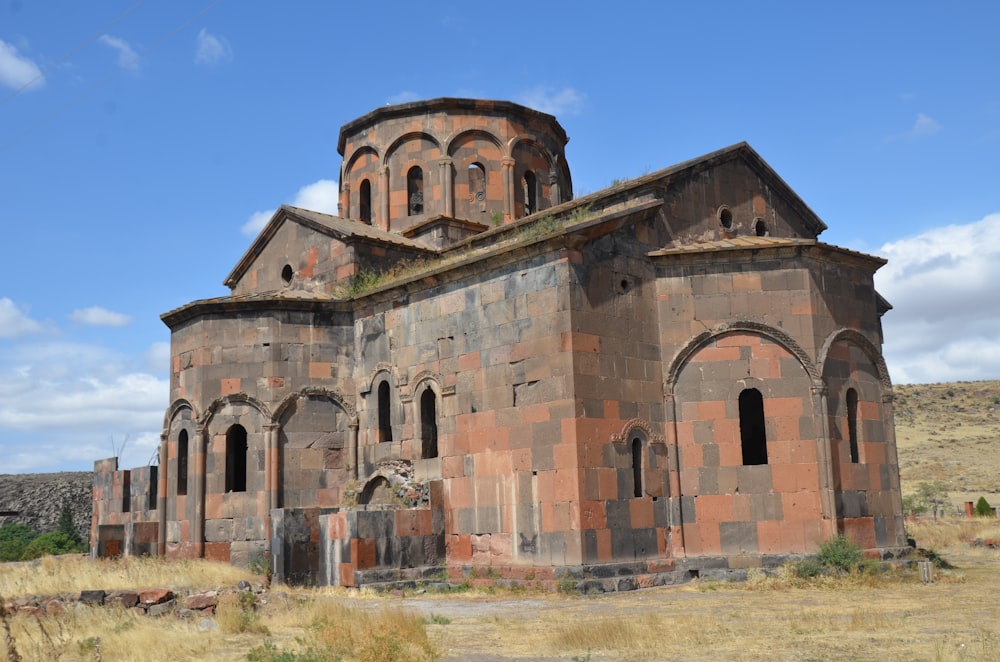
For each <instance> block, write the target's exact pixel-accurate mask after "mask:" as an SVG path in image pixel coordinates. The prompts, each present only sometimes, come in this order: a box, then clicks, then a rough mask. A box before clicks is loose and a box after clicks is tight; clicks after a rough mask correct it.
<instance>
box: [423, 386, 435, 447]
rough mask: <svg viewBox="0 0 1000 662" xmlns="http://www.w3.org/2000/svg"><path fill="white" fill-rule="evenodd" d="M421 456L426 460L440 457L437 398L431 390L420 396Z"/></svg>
mask: <svg viewBox="0 0 1000 662" xmlns="http://www.w3.org/2000/svg"><path fill="white" fill-rule="evenodd" d="M420 440H421V444H420V456H421V457H422V458H424V459H426V458H430V457H437V455H438V426H437V396H436V395H435V394H434V391H432V390H431V389H426V390H424V392H423V394H421V396H420Z"/></svg>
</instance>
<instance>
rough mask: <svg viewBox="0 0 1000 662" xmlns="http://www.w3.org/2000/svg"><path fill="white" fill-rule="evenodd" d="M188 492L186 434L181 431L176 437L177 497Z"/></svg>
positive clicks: (184, 431)
mask: <svg viewBox="0 0 1000 662" xmlns="http://www.w3.org/2000/svg"><path fill="white" fill-rule="evenodd" d="M168 478H169V476H168ZM187 491H188V432H187V430H181V433H180V435H178V436H177V495H178V496H184V495H185V494H187Z"/></svg>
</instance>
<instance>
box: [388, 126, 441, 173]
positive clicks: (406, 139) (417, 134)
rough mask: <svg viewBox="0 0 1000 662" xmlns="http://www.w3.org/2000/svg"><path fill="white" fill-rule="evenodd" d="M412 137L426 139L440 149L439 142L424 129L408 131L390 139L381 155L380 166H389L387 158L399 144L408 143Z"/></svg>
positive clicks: (390, 156) (389, 157)
mask: <svg viewBox="0 0 1000 662" xmlns="http://www.w3.org/2000/svg"><path fill="white" fill-rule="evenodd" d="M414 139H416V140H424V139H426V140H428V141H429V142H431V143H432V144H433V145H434V146H435V147H437V148H438V150H439V151H440V150H441V142H440V141H439V140H438V139H437V138H435V137H434V136H433V135H431V134H429V133H427V132H426V131H410V132H409V133H404V134H403V135H401V136H400V137H398V138H396V139H395V140H393V141H392V144H390V145H389V147H388V148H387V149H386V150H385V154H384V155H383V156H382V166H383V167H386V168H387V167H389V159H391V158H392V155H393V154H395V153H396V150H397V149H399V148H400V146H402V145H403V144H405V143H408V142H409V141H411V140H414ZM428 165H429V164H428ZM425 169H426V168H425Z"/></svg>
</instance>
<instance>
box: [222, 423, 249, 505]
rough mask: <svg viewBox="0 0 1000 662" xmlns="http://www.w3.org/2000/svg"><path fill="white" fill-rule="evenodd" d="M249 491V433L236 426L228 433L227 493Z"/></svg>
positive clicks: (240, 426)
mask: <svg viewBox="0 0 1000 662" xmlns="http://www.w3.org/2000/svg"><path fill="white" fill-rule="evenodd" d="M246 491H247V431H246V428H244V427H243V426H242V425H234V426H233V427H231V428H229V431H228V432H226V492H246Z"/></svg>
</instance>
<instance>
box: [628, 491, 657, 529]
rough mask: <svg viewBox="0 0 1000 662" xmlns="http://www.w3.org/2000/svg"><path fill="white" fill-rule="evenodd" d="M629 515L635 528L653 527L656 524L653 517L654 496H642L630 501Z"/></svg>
mask: <svg viewBox="0 0 1000 662" xmlns="http://www.w3.org/2000/svg"><path fill="white" fill-rule="evenodd" d="M628 505H629V517H630V518H631V520H632V522H631V523H632V528H633V529H651V528H653V526H654V525H655V520H654V518H653V497H641V498H638V499H632V500H630V501H629V504H628Z"/></svg>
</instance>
